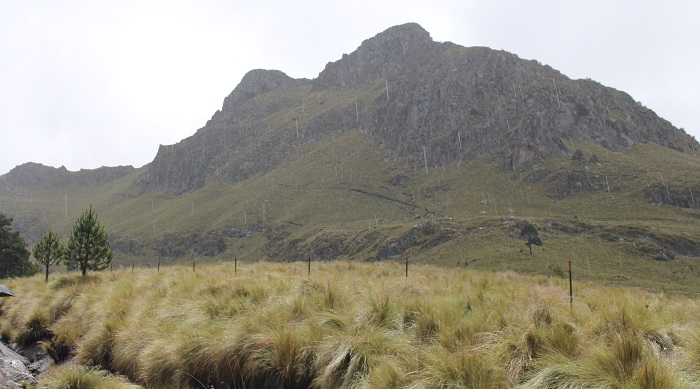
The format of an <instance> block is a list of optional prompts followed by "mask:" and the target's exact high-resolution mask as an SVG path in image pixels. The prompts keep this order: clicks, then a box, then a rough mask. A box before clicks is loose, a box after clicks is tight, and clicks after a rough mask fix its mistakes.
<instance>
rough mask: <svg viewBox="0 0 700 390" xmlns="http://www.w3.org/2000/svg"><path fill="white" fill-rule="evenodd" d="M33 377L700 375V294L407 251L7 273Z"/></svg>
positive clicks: (257, 381)
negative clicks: (443, 263)
mask: <svg viewBox="0 0 700 390" xmlns="http://www.w3.org/2000/svg"><path fill="white" fill-rule="evenodd" d="M2 283H3V284H6V285H7V286H9V287H10V288H11V289H12V290H13V291H14V292H15V294H16V295H17V296H16V297H14V298H5V299H2V300H0V311H1V312H2V316H1V317H0V322H1V327H0V337H2V339H3V340H5V341H16V342H18V343H22V344H31V343H34V342H37V341H38V342H41V343H42V344H43V345H44V347H45V348H46V349H47V350H48V351H49V352H50V354H51V355H52V356H54V357H55V358H56V359H59V360H60V361H61V362H62V363H61V364H59V365H57V366H55V367H53V368H52V369H51V371H49V373H47V374H46V375H45V376H43V377H41V378H40V382H39V386H40V387H71V386H73V387H76V386H77V387H83V388H87V387H104V388H106V387H130V386H141V387H149V388H183V387H185V388H204V387H207V388H208V387H216V388H219V387H322V388H337V387H371V388H400V387H424V388H425V387H427V388H437V387H449V388H470V387H480V388H484V387H509V388H512V387H526V388H541V387H544V388H551V387H588V388H593V387H605V388H619V387H636V388H668V387H676V388H677V387H698V386H700V376H699V375H698V374H699V373H700V371H699V370H700V325H699V324H700V321H699V320H700V301H698V299H697V298H694V297H688V296H683V295H673V294H662V293H651V292H648V291H644V290H639V289H634V288H622V287H606V286H602V285H600V284H594V283H582V282H578V281H576V280H575V283H574V289H573V293H574V299H573V304H572V305H570V303H569V286H568V280H566V279H562V278H556V277H548V276H527V275H521V274H518V273H515V272H512V271H507V272H496V273H494V272H489V271H479V270H473V269H469V268H464V267H457V268H445V267H436V266H432V265H425V264H410V266H409V274H408V277H406V275H405V265H404V264H403V263H401V262H394V261H386V262H378V263H362V262H346V261H334V262H313V263H312V265H311V273H310V275H308V270H307V264H306V263H301V262H297V263H267V262H259V263H254V264H247V263H246V264H240V263H239V264H238V269H237V271H236V272H235V273H234V269H233V264H231V263H220V264H207V265H202V266H198V267H197V268H196V270H195V272H193V271H192V268H191V267H184V266H168V267H162V268H161V269H160V272H158V271H157V270H156V269H137V270H136V271H135V272H134V273H132V272H131V270H127V269H124V270H115V271H113V272H110V271H104V272H101V273H89V274H88V277H87V278H85V279H82V278H81V277H80V275H79V274H76V273H67V274H61V275H57V276H52V277H51V279H50V281H49V283H48V284H45V283H44V281H43V276H39V275H37V276H34V277H31V278H22V279H10V280H3V281H2Z"/></svg>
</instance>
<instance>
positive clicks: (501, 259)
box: [0, 131, 700, 292]
mask: <svg viewBox="0 0 700 390" xmlns="http://www.w3.org/2000/svg"><path fill="white" fill-rule="evenodd" d="M574 146H575V147H579V148H580V149H581V150H582V151H583V153H584V157H585V159H584V161H573V160H571V159H570V158H565V157H562V158H553V159H551V160H548V161H547V162H545V163H542V164H539V165H536V166H534V167H532V168H531V169H528V170H524V171H518V172H509V173H502V172H501V170H500V168H499V166H498V165H497V164H496V163H495V162H492V161H490V160H489V159H488V158H484V159H481V160H478V161H475V162H469V163H467V162H464V163H459V162H458V163H455V164H451V165H446V166H444V167H437V168H434V167H433V168H429V169H428V170H427V172H426V170H425V169H420V168H419V167H414V166H413V165H412V164H408V163H407V162H406V161H404V160H401V159H395V158H392V157H391V154H390V153H389V152H387V151H385V150H383V149H381V148H379V147H377V145H376V144H374V143H373V142H372V141H370V140H368V138H367V137H366V136H365V134H363V133H361V132H357V131H354V132H349V133H346V134H344V135H340V136H327V137H325V138H323V139H321V141H319V142H316V143H313V144H307V145H305V146H300V147H299V148H298V149H297V151H296V153H295V154H294V155H292V156H290V157H289V158H288V159H287V162H286V163H284V164H282V165H281V166H280V167H279V168H278V169H275V170H273V171H271V172H270V173H268V174H265V175H258V176H254V177H253V178H251V179H248V180H245V181H243V182H238V183H235V184H227V183H224V182H223V181H217V180H214V181H211V182H210V183H209V184H208V185H206V186H205V187H203V188H201V189H199V190H196V191H192V192H189V193H185V194H183V195H179V196H176V195H173V194H169V193H167V192H162V191H152V192H145V193H143V192H140V191H138V190H136V189H135V187H134V186H133V183H134V182H135V181H136V180H138V177H139V175H140V174H141V171H136V172H134V173H133V174H130V175H128V176H125V177H123V178H121V179H119V180H116V181H113V182H110V183H108V184H106V185H102V186H72V187H71V186H69V187H63V188H52V189H44V188H25V187H17V186H11V185H8V184H5V185H3V186H0V208H1V209H2V211H3V212H4V213H6V214H7V215H8V216H10V217H14V218H15V222H16V226H19V230H21V231H23V233H25V236H26V237H27V238H28V240H29V241H30V242H33V241H35V240H36V239H38V237H39V236H40V235H41V234H43V233H44V232H45V231H46V230H48V228H52V229H54V231H57V232H59V234H61V235H63V237H64V238H65V237H67V234H68V232H69V231H70V228H71V226H72V224H73V223H74V221H75V219H76V218H77V217H78V216H79V214H80V213H81V212H82V211H83V210H85V209H86V208H87V207H88V206H89V205H90V204H92V205H93V206H94V208H95V209H96V210H97V213H98V217H99V219H100V221H101V222H102V223H103V225H105V227H106V229H107V231H108V233H109V234H111V235H112V237H113V245H114V246H115V247H116V248H117V249H118V250H120V251H121V252H120V253H118V255H117V256H116V260H115V265H116V266H117V268H118V267H120V266H124V267H127V266H131V264H132V262H134V263H135V264H136V265H138V266H155V265H156V264H157V262H158V256H160V261H161V262H162V263H163V264H190V263H191V261H192V255H194V256H196V257H197V260H196V261H197V262H210V261H220V260H232V259H233V257H234V256H237V257H238V258H239V259H240V260H242V261H246V262H252V261H258V260H260V259H271V260H276V261H292V260H306V259H307V258H308V256H309V255H311V256H312V257H313V258H314V259H318V260H328V259H338V260H372V261H374V260H385V259H390V258H396V257H401V256H408V257H410V258H411V259H412V261H415V262H423V263H431V264H439V265H446V266H462V267H464V266H467V267H470V268H477V269H486V270H501V271H505V270H515V271H518V272H525V273H538V274H548V275H553V274H555V273H558V272H557V271H558V268H561V267H564V266H565V265H566V262H567V261H569V260H570V261H572V262H573V264H574V269H575V272H576V273H577V274H578V275H579V276H580V277H582V278H584V279H586V280H589V281H596V282H603V283H612V284H623V285H633V286H641V287H648V288H653V289H657V290H660V289H667V290H669V289H670V290H684V291H693V292H700V288H699V287H698V286H697V284H696V283H694V282H693V280H696V278H697V277H699V276H700V267H698V266H697V264H696V263H697V257H698V256H700V239H698V237H700V228H699V227H698V226H700V225H698V219H699V218H700V211H699V210H696V209H692V208H681V207H676V206H673V205H672V204H674V202H676V203H678V202H680V201H682V200H683V199H685V198H690V197H693V196H700V179H699V178H698V176H697V174H696V172H700V158H699V157H697V156H693V155H688V154H684V153H678V152H675V151H672V150H669V149H666V148H662V147H659V146H656V145H651V144H638V145H637V146H635V147H633V148H632V149H629V150H625V151H624V152H613V151H610V150H607V149H604V148H600V147H596V146H591V145H588V144H580V145H574ZM593 154H596V155H597V156H598V158H599V162H598V163H591V162H589V161H588V160H589V157H590V156H592V155H593ZM578 180H581V181H584V183H583V185H580V182H577V181H578ZM577 186H578V187H577ZM693 189H695V192H693ZM653 191H656V192H659V191H660V192H661V193H662V194H663V197H664V198H667V196H666V194H668V197H669V198H671V199H670V202H667V201H666V200H664V201H665V202H666V203H670V204H656V203H652V202H650V201H649V200H650V199H651V195H650V194H651V193H652V192H653ZM445 216H446V217H447V218H448V219H446V220H443V217H445ZM522 220H529V221H531V222H533V223H535V224H536V225H537V226H538V228H539V230H540V231H541V233H542V236H543V238H544V245H543V246H542V247H541V248H536V252H535V256H534V257H533V258H530V257H529V256H527V255H525V254H524V253H523V251H525V250H526V249H527V248H526V247H525V246H524V245H523V241H522V240H521V239H520V238H519V237H518V231H517V229H516V228H515V222H517V221H522ZM168 251H169V252H168ZM667 253H671V254H673V255H674V260H668V259H667V258H665V257H664V256H665V254H667ZM655 258H657V259H659V258H660V259H662V260H655ZM663 259H665V261H664V260H663Z"/></svg>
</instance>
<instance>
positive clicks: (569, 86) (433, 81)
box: [139, 24, 698, 193]
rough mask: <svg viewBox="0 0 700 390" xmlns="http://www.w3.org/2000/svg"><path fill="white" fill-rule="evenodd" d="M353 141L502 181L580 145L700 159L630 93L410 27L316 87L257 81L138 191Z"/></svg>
mask: <svg viewBox="0 0 700 390" xmlns="http://www.w3.org/2000/svg"><path fill="white" fill-rule="evenodd" d="M309 96H316V97H317V101H315V102H314V103H313V104H314V105H316V107H314V110H309V109H308V106H305V102H306V100H308V98H309ZM351 96H354V100H352V99H349V98H348V97H351ZM358 96H359V98H358ZM309 104H310V103H309ZM319 107H320V108H319ZM311 111H313V114H311ZM300 127H301V130H300ZM353 129H359V130H360V131H363V132H365V133H367V135H368V136H369V137H371V138H372V139H373V140H374V141H375V142H377V143H378V144H380V145H382V146H383V147H385V148H388V149H390V150H392V151H393V152H394V154H395V156H397V157H399V156H403V157H409V158H412V159H413V161H414V162H415V164H416V167H423V165H425V164H427V165H429V166H435V165H442V164H449V163H451V162H454V161H459V160H462V159H467V160H468V159H472V158H475V157H478V156H483V155H489V156H493V157H495V158H497V159H499V160H500V162H501V165H502V169H503V170H504V171H508V170H519V169H523V168H526V167H528V166H529V165H531V164H532V163H533V162H536V161H540V160H543V159H547V158H549V157H551V156H558V155H567V154H571V153H572V150H571V147H570V146H569V144H570V142H571V141H572V140H575V141H583V142H589V143H595V144H598V145H601V146H604V147H606V148H609V149H624V148H628V147H630V146H632V145H634V144H635V143H646V142H653V143H657V144H659V145H662V146H665V147H668V148H672V149H675V150H679V151H684V152H690V151H691V150H697V149H698V143H697V142H696V141H695V140H694V139H692V138H691V137H690V136H688V135H687V134H686V133H685V132H683V131H682V130H679V129H677V128H675V127H673V126H672V125H671V124H670V123H669V122H667V121H666V120H664V119H662V118H659V117H658V116H657V115H656V114H654V112H652V111H651V110H649V109H647V108H645V107H644V106H642V105H641V104H639V103H637V102H635V101H634V99H632V98H631V97H630V96H629V95H627V94H625V93H623V92H620V91H617V90H615V89H612V88H608V87H605V86H603V85H601V84H599V83H596V82H594V81H591V80H571V79H569V78H567V77H566V76H564V75H562V74H561V73H560V72H558V71H556V70H554V69H552V68H551V67H549V66H546V65H541V64H540V63H538V62H537V61H527V60H523V59H520V58H518V57H517V56H516V55H514V54H511V53H508V52H505V51H495V50H491V49H488V48H483V47H470V48H467V47H462V46H459V45H456V44H453V43H449V42H445V43H440V42H435V41H433V40H432V39H431V37H430V34H428V32H426V31H425V30H423V29H422V28H421V27H420V26H419V25H417V24H406V25H401V26H396V27H392V28H390V29H388V30H386V31H384V32H382V33H380V34H378V35H376V36H375V37H373V38H370V39H367V40H366V41H364V42H363V43H362V44H361V45H360V47H359V48H358V49H357V50H356V51H354V52H352V53H350V54H347V55H343V57H342V58H341V59H340V60H338V61H335V62H331V63H329V64H327V65H326V67H325V69H324V70H323V71H322V72H321V73H320V74H319V75H318V77H317V78H316V79H314V80H306V79H300V80H295V79H292V78H290V77H288V76H286V75H285V74H284V73H282V72H279V71H270V70H254V71H251V72H249V73H248V74H247V75H246V76H245V77H244V78H243V80H242V81H241V83H240V84H239V85H238V86H237V87H236V89H235V90H234V91H233V92H232V93H231V94H230V95H229V96H228V97H227V98H226V99H225V100H224V104H223V107H222V110H221V111H217V112H216V113H215V114H214V116H213V117H212V119H211V120H210V121H209V122H208V123H207V124H206V126H205V127H203V128H201V129H200V130H199V131H197V133H196V134H195V135H194V136H192V137H190V138H187V139H185V140H183V141H182V142H180V143H178V144H176V145H170V146H161V148H160V150H159V151H158V154H157V156H156V158H155V159H154V161H153V162H152V163H151V164H150V165H149V166H148V168H147V170H146V173H145V174H144V175H143V176H142V178H141V180H140V182H139V185H140V187H141V188H142V189H143V190H151V189H154V188H165V189H167V190H169V191H171V192H175V193H183V192H187V191H191V190H194V189H197V188H199V187H201V186H203V185H204V184H205V183H207V182H209V181H211V180H222V181H225V182H232V181H239V180H244V179H246V178H249V177H251V176H252V175H254V174H257V173H265V172H268V171H270V170H271V169H273V168H274V167H276V166H278V165H279V164H280V163H281V162H283V161H284V160H285V159H286V158H287V156H289V155H290V154H292V153H293V152H294V150H295V148H296V147H298V146H299V145H301V144H304V143H308V142H314V141H316V140H318V139H319V138H320V137H322V136H324V135H329V134H330V135H333V134H339V133H342V132H345V131H349V130H353Z"/></svg>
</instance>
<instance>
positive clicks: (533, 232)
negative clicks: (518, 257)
mask: <svg viewBox="0 0 700 390" xmlns="http://www.w3.org/2000/svg"><path fill="white" fill-rule="evenodd" d="M520 236H521V237H522V238H524V239H525V240H527V241H526V242H525V245H527V247H528V248H529V249H530V257H532V245H537V246H542V238H541V237H540V233H539V232H538V231H537V227H536V226H535V225H533V224H531V223H530V222H527V221H525V222H523V223H520Z"/></svg>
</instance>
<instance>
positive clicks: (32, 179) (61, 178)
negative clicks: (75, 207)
mask: <svg viewBox="0 0 700 390" xmlns="http://www.w3.org/2000/svg"><path fill="white" fill-rule="evenodd" d="M134 170H136V168H134V167H133V166H131V165H126V166H117V167H100V168H97V169H81V170H80V171H77V172H72V171H69V170H68V169H67V168H66V167H65V166H61V167H60V168H54V167H50V166H46V165H43V164H39V163H33V162H29V163H25V164H22V165H18V166H16V167H14V168H13V169H12V170H10V172H8V173H7V174H5V175H3V177H4V180H5V182H6V183H7V184H12V185H17V186H24V187H40V188H54V187H63V186H67V185H73V184H90V185H92V184H102V183H107V182H110V181H112V180H116V179H119V178H121V177H123V176H125V175H128V174H129V173H132V172H133V171H134Z"/></svg>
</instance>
